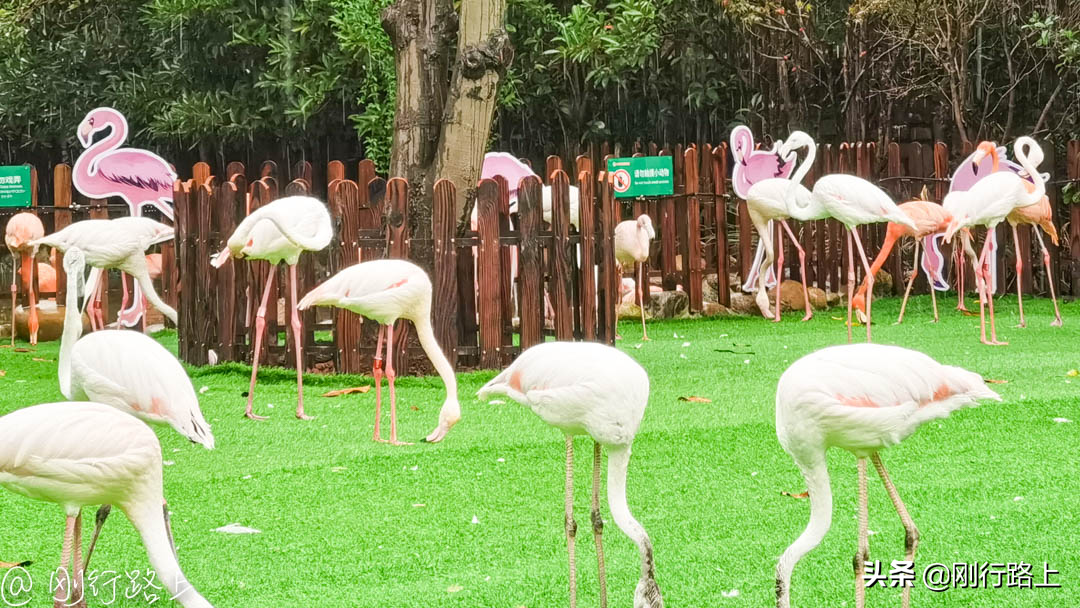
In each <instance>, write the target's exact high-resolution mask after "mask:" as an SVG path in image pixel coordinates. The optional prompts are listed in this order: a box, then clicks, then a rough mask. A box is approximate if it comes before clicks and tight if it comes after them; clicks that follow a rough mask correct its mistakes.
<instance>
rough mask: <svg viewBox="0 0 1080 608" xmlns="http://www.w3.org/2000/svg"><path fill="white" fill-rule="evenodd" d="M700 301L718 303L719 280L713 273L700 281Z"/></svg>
mask: <svg viewBox="0 0 1080 608" xmlns="http://www.w3.org/2000/svg"><path fill="white" fill-rule="evenodd" d="M701 299H702V300H703V301H705V302H719V301H720V280H719V279H718V278H717V276H716V273H715V272H714V273H712V274H707V275H705V278H704V279H702V280H701Z"/></svg>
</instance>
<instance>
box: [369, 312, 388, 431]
mask: <svg viewBox="0 0 1080 608" xmlns="http://www.w3.org/2000/svg"><path fill="white" fill-rule="evenodd" d="M385 335H386V326H385V325H380V326H379V337H378V339H376V340H375V359H374V360H373V361H372V365H371V375H372V376H373V377H374V378H375V441H382V437H380V436H379V420H380V419H381V418H382V378H383V358H382V347H383V336H385Z"/></svg>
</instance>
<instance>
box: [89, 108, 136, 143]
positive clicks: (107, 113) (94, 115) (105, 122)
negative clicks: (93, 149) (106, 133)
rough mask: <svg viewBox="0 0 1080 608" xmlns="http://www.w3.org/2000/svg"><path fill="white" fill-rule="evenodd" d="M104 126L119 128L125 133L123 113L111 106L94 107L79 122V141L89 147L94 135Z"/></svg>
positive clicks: (125, 122) (125, 123) (125, 125)
mask: <svg viewBox="0 0 1080 608" xmlns="http://www.w3.org/2000/svg"><path fill="white" fill-rule="evenodd" d="M106 127H112V128H113V129H117V128H119V129H120V130H121V131H123V132H124V133H127V120H126V119H125V118H124V115H123V114H121V113H120V112H117V111H116V110H114V109H112V108H95V109H93V110H90V111H89V112H88V113H87V114H86V118H84V119H83V121H82V122H81V123H79V131H78V135H79V143H81V144H82V146H83V147H84V148H89V147H90V144H91V143H93V141H94V135H95V134H96V133H98V132H99V131H102V130H104V129H105V128H106Z"/></svg>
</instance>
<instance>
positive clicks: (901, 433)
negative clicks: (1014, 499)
mask: <svg viewBox="0 0 1080 608" xmlns="http://www.w3.org/2000/svg"><path fill="white" fill-rule="evenodd" d="M981 399H995V400H999V401H1000V400H1001V397H999V396H998V395H997V393H995V392H994V391H992V390H990V389H989V388H988V387H987V386H986V384H985V383H984V382H983V379H982V377H981V376H979V375H978V374H975V373H973V372H969V371H967V370H964V369H961V368H959V367H952V366H949V365H942V364H940V363H938V362H937V361H934V360H933V359H931V358H930V357H928V356H926V355H924V354H922V353H920V352H916V351H913V350H908V349H906V348H900V347H898V346H882V345H877V344H848V345H844V346H833V347H829V348H825V349H822V350H819V351H817V352H814V353H811V354H809V355H806V356H805V357H803V358H801V359H799V360H798V361H796V362H795V363H792V364H791V366H790V367H788V369H787V371H785V372H784V374H783V375H782V376H781V377H780V382H779V384H778V385H777V387H776V436H777V437H778V438H779V439H780V445H781V446H783V448H784V450H785V451H786V452H787V453H788V454H789V455H791V457H792V458H793V459H794V460H795V464H796V465H798V467H799V469H800V470H801V471H802V474H803V477H804V478H805V479H806V484H807V488H808V493H809V496H810V523H809V524H807V526H806V530H805V531H803V533H802V534H801V535H799V538H798V539H796V540H795V542H794V543H792V545H791V546H790V547H788V548H787V550H785V551H784V554H783V555H782V556H781V557H780V562H779V563H778V564H777V566H776V605H777V608H789V606H790V605H791V597H790V589H791V572H792V570H793V569H794V568H795V564H797V563H798V562H799V560H800V559H802V557H803V556H804V555H806V554H807V553H809V552H810V551H811V550H812V549H813V548H814V547H816V546H818V544H819V543H820V542H821V539H822V538H824V537H825V533H826V532H828V531H829V527H830V525H831V523H832V511H833V508H832V491H831V489H830V487H829V470H828V466H827V464H826V458H825V452H826V451H827V450H828V449H829V448H830V447H839V448H843V449H845V450H848V451H849V452H851V453H853V454H854V455H855V457H856V458H857V462H858V471H859V516H858V530H859V541H858V552H857V553H856V554H855V560H854V566H855V606H856V608H863V606H864V605H865V601H866V600H865V593H866V587H865V584H864V582H863V569H864V564H865V563H866V560H867V559H868V557H869V546H870V545H869V540H868V536H867V534H868V532H867V509H868V507H867V493H866V483H867V476H866V459H867V458H868V457H869V458H870V460H872V461H873V463H874V467H875V468H876V469H877V471H878V475H879V476H880V477H881V481H882V483H884V484H885V491H886V492H887V493H888V495H889V500H891V501H892V503H893V506H894V507H896V511H897V513H898V514H899V515H900V521H901V522H902V523H903V525H904V530H905V532H906V535H905V542H904V546H905V548H906V553H907V555H906V556H905V558H904V559H905V560H907V561H908V562H913V561H914V559H915V548H916V546H917V544H918V541H919V531H918V529H917V528H916V527H915V522H913V521H912V519H911V516H910V515H909V514H908V511H907V508H906V507H905V506H904V503H903V501H901V500H900V495H899V494H898V493H897V492H896V487H895V486H894V485H893V483H892V481H891V480H890V479H889V474H888V472H886V470H885V465H884V464H882V462H881V457H880V456H879V455H878V451H879V450H881V449H884V448H887V447H889V446H892V445H895V444H897V443H899V442H901V441H903V440H904V439H906V438H907V437H909V436H911V434H912V433H914V432H915V431H916V430H917V429H918V428H919V426H921V425H922V424H923V423H925V422H927V421H930V420H936V419H939V418H945V417H947V416H948V415H949V414H950V413H951V412H953V411H954V410H957V409H960V408H962V407H966V406H975V405H978V402H979V400H981ZM910 601H911V587H910V586H908V587H905V588H904V593H903V600H902V602H903V606H904V608H907V607H908V606H909V605H910Z"/></svg>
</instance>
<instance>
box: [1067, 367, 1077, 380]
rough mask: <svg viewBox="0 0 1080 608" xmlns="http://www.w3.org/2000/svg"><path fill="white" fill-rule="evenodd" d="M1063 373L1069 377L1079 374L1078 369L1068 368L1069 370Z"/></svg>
mask: <svg viewBox="0 0 1080 608" xmlns="http://www.w3.org/2000/svg"><path fill="white" fill-rule="evenodd" d="M1065 375H1066V376H1068V377H1070V378H1075V377H1077V376H1080V370H1075V369H1070V370H1069V371H1067V372H1065Z"/></svg>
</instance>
